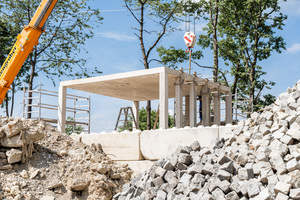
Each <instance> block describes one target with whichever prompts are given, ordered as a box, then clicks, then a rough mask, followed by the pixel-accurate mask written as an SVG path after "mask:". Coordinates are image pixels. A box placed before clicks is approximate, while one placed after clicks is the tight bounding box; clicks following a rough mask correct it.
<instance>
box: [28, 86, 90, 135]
mask: <svg viewBox="0 0 300 200" xmlns="http://www.w3.org/2000/svg"><path fill="white" fill-rule="evenodd" d="M29 93H31V94H32V96H29ZM30 99H31V100H32V102H31V103H29V100H30ZM66 99H67V105H68V106H67V107H66V112H67V116H68V119H67V120H66V124H67V125H68V126H73V130H75V127H78V126H81V127H82V129H83V130H82V132H86V133H90V113H91V112H90V104H91V98H90V95H89V96H88V97H83V96H78V95H71V94H67V96H66ZM29 107H31V111H29V110H28V108H29ZM51 111H52V113H51ZM57 111H58V92H54V91H50V90H45V89H42V87H41V84H40V85H39V88H38V89H36V90H27V89H26V88H25V87H24V88H23V118H27V116H28V114H29V113H30V114H31V118H33V119H37V120H43V121H46V122H49V123H51V124H53V125H54V126H56V124H57V116H58V112H57ZM68 113H69V114H68ZM46 116H47V117H46Z"/></svg>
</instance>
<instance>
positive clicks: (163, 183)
mask: <svg viewBox="0 0 300 200" xmlns="http://www.w3.org/2000/svg"><path fill="white" fill-rule="evenodd" d="M299 142H300V81H298V82H297V84H296V85H295V86H293V87H292V88H288V89H287V91H286V92H285V93H282V94H280V95H279V97H278V98H277V100H276V102H275V103H274V104H272V105H270V106H267V107H266V108H265V109H264V111H263V112H262V113H261V114H259V113H256V112H255V113H252V114H251V117H250V118H248V119H247V120H245V121H240V122H239V123H238V127H237V128H235V129H234V130H233V131H232V132H229V133H227V134H226V135H225V136H224V138H222V139H220V140H216V141H214V142H213V143H212V145H211V146H210V147H201V146H200V144H199V142H198V141H195V142H194V143H193V144H191V145H190V146H181V147H178V148H177V150H176V151H175V153H173V154H172V156H171V157H169V158H164V159H160V160H158V161H157V162H155V163H154V165H153V166H152V167H151V169H150V170H149V171H147V172H144V173H141V174H139V175H138V176H137V177H136V178H135V179H133V180H132V181H131V183H127V184H125V185H124V186H123V190H122V192H121V193H118V194H116V195H115V196H114V198H113V199H115V200H125V199H146V200H147V199H155V200H164V199H167V200H188V199H190V200H214V199H218V200H222V199H224V200H238V199H241V200H246V199H251V200H271V199H275V200H288V199H300V162H299V160H300V143H299Z"/></svg>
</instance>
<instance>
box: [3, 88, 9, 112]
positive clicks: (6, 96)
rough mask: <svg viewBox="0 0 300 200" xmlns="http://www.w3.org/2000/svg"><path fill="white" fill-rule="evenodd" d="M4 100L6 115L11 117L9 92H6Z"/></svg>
mask: <svg viewBox="0 0 300 200" xmlns="http://www.w3.org/2000/svg"><path fill="white" fill-rule="evenodd" d="M4 101H5V112H6V116H7V117H9V111H8V93H6V95H5V99H4Z"/></svg>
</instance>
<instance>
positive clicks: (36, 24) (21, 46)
mask: <svg viewBox="0 0 300 200" xmlns="http://www.w3.org/2000/svg"><path fill="white" fill-rule="evenodd" d="M57 1H58V0H43V1H42V2H41V4H40V6H39V7H38V9H37V11H36V13H35V14H34V16H33V18H32V19H31V21H30V23H29V25H27V26H24V28H23V30H22V32H21V33H20V34H19V35H18V37H17V41H16V43H15V44H14V46H13V48H12V50H11V51H10V53H9V54H8V56H7V58H6V60H5V62H4V63H3V65H2V67H1V69H0V104H2V102H3V100H4V99H5V95H6V93H7V90H8V89H10V86H11V84H12V83H13V81H14V79H15V77H16V76H17V74H18V73H19V71H20V69H21V67H22V65H23V64H24V62H25V60H26V59H27V57H28V55H29V54H30V53H31V52H32V51H33V48H34V46H36V45H37V44H38V39H39V37H40V35H41V33H42V32H43V31H44V29H43V27H44V25H45V23H46V21H47V19H48V17H49V15H50V14H51V12H52V10H53V8H54V6H55V4H56V3H57Z"/></svg>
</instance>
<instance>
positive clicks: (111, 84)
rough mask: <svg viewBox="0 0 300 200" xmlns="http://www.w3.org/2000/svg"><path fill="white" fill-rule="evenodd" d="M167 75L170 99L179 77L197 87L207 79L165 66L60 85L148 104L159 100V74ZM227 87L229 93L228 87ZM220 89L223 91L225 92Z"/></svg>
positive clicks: (184, 89) (173, 94)
mask: <svg viewBox="0 0 300 200" xmlns="http://www.w3.org/2000/svg"><path fill="white" fill-rule="evenodd" d="M160 73H168V86H169V90H168V91H169V98H174V97H175V85H174V83H175V78H176V77H179V76H180V75H181V76H182V77H183V78H185V79H186V80H187V79H190V80H192V79H193V78H195V81H196V82H197V83H198V84H204V83H205V82H206V80H205V79H201V78H199V77H194V76H193V75H188V74H185V73H180V71H178V70H173V69H170V68H166V67H159V68H152V69H146V70H138V71H132V72H125V73H118V74H112V75H103V76H97V77H92V78H85V79H77V80H70V81H63V82H61V83H60V84H61V86H65V87H67V88H71V89H76V90H81V91H85V92H90V93H95V94H100V95H104V96H110V97H115V98H119V99H125V100H129V101H146V100H155V99H159V74H160ZM208 83H209V84H208V85H209V87H212V88H214V87H215V88H218V84H216V83H212V82H210V81H209V82H208ZM221 87H224V88H225V89H226V90H227V87H225V86H221ZM224 88H221V89H224ZM188 94H189V89H188V86H187V85H183V96H185V95H188Z"/></svg>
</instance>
